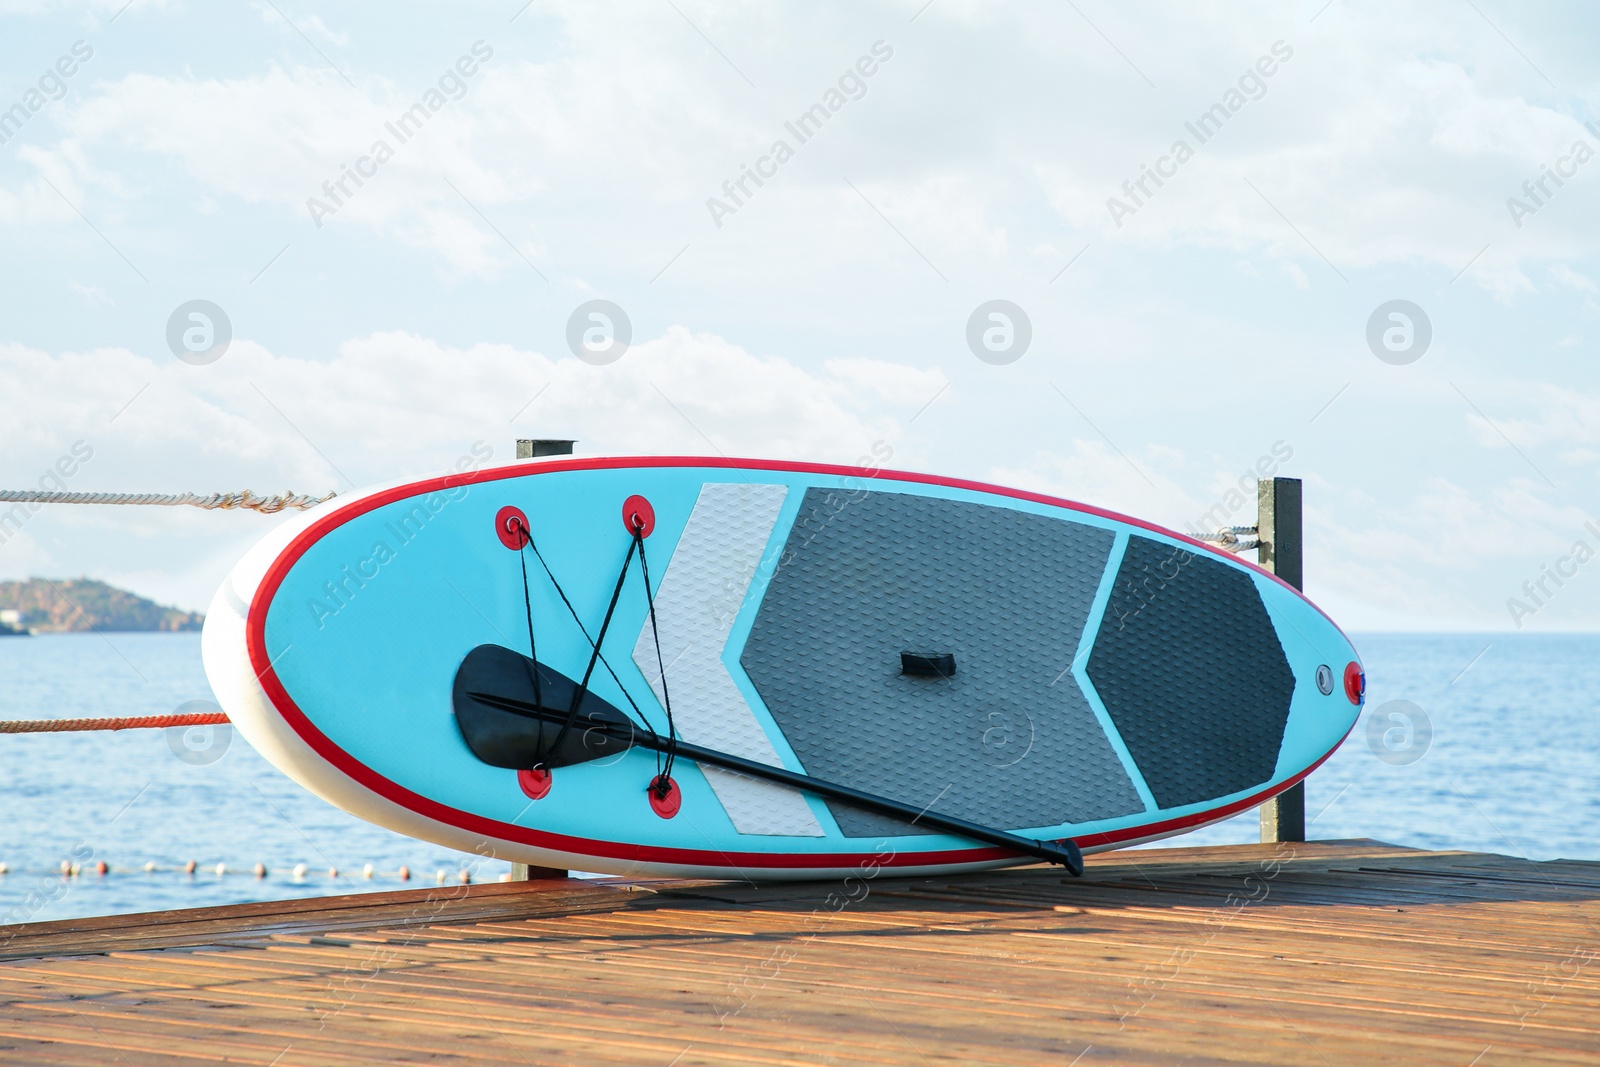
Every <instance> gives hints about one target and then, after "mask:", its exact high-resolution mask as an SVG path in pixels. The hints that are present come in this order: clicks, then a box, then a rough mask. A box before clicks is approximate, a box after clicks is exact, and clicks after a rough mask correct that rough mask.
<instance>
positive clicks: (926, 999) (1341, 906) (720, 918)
mask: <svg viewBox="0 0 1600 1067" xmlns="http://www.w3.org/2000/svg"><path fill="white" fill-rule="evenodd" d="M1284 849H1292V854H1289V853H1286V852H1284V851H1280V850H1284ZM1264 864H1272V865H1273V866H1272V867H1271V868H1270V873H1268V871H1269V868H1268V867H1265V866H1264ZM1089 868H1090V869H1089V871H1088V872H1087V876H1086V877H1085V878H1084V879H1083V880H1081V881H1077V880H1072V879H1069V878H1065V877H1064V876H1062V875H1061V874H1060V873H1059V871H1055V870H1053V869H1051V868H1044V867H1029V868H1020V869H1015V870H1011V871H1006V872H999V873H995V874H988V875H977V876H960V877H946V878H912V879H890V878H888V877H884V878H882V879H879V880H875V881H873V882H871V883H868V884H867V887H866V891H865V896H864V897H863V898H862V899H859V900H843V899H842V898H841V897H840V896H839V893H840V891H841V888H842V887H841V885H840V884H838V883H834V884H822V883H813V884H794V885H781V886H735V885H716V884H708V883H684V882H663V881H652V882H649V883H639V884H638V885H629V884H624V883H620V882H615V881H612V882H607V883H603V884H593V883H589V884H584V885H581V886H579V887H577V888H576V890H572V889H563V890H562V891H559V892H548V891H541V890H540V889H538V888H534V889H532V890H531V893H530V888H529V885H528V884H527V883H524V884H523V885H520V886H502V885H492V886H481V887H470V890H469V891H467V892H452V894H451V897H450V899H448V900H446V901H445V902H444V906H442V907H438V908H435V907H433V903H435V902H437V900H438V897H437V895H436V896H435V897H434V898H433V900H432V901H430V900H429V894H430V893H435V894H436V890H433V889H431V888H429V889H423V890H411V891H405V892H403V893H400V894H382V895H381V898H384V899H377V900H374V898H373V897H353V898H334V899H331V900H322V901H293V902H286V903H278V904H271V905H247V906H243V907H241V908H234V909H228V908H223V909H196V910H194V911H190V912H176V913H158V914H156V915H152V916H124V917H117V918H113V919H105V920H94V921H87V922H84V923H82V924H76V925H75V924H66V925H62V924H35V927H34V928H31V929H30V928H21V929H19V930H14V931H7V933H13V934H15V935H16V936H14V937H13V938H12V939H11V940H10V941H9V942H8V943H7V945H6V951H7V953H8V954H9V955H13V956H16V955H17V954H18V952H20V951H22V950H27V949H32V950H34V954H33V955H32V956H31V957H25V958H14V959H12V960H11V961H10V962H0V1059H15V1060H17V1061H19V1062H41V1063H55V1062H60V1063H71V1064H78V1063H90V1062H106V1061H108V1060H115V1059H117V1057H118V1056H119V1055H120V1056H121V1057H122V1058H123V1059H126V1060H127V1061H128V1062H129V1063H136V1064H142V1063H144V1062H147V1061H148V1062H152V1063H153V1062H196V1063H204V1062H220V1061H221V1060H222V1059H223V1058H224V1057H228V1058H231V1059H232V1060H233V1061H235V1062H257V1063H271V1062H272V1058H271V1056H269V1055H268V1053H269V1052H271V1053H272V1054H273V1055H278V1054H280V1053H281V1054H282V1060H281V1062H280V1064H279V1067H291V1065H292V1064H294V1063H297V1062H307V1063H356V1062H374V1061H380V1060H381V1061H385V1062H424V1061H426V1062H441V1061H443V1062H451V1061H455V1060H459V1061H461V1062H466V1061H467V1060H470V1061H471V1062H474V1063H478V1062H488V1063H535V1062H536V1063H552V1064H566V1063H572V1064H592V1063H626V1064H649V1065H652V1067H661V1065H662V1064H666V1063H669V1062H674V1059H675V1058H676V1063H677V1064H678V1065H679V1067H687V1065H689V1064H694V1063H705V1064H774V1065H780V1064H781V1065H787V1064H802V1063H804V1064H809V1063H815V1062H818V1061H819V1060H826V1061H828V1062H836V1063H848V1064H862V1065H864V1067H866V1065H881V1064H891V1063H919V1064H920V1063H924V1062H926V1063H941V1062H945V1063H951V1062H955V1063H981V1064H1002V1063H1032V1062H1040V1063H1054V1064H1063V1063H1070V1062H1071V1061H1072V1060H1073V1058H1074V1057H1076V1056H1078V1055H1079V1054H1080V1053H1083V1052H1084V1050H1085V1048H1088V1047H1090V1046H1092V1053H1093V1054H1092V1055H1085V1057H1084V1061H1083V1062H1084V1063H1086V1064H1087V1063H1090V1062H1093V1060H1094V1059H1097V1058H1099V1057H1101V1056H1113V1055H1114V1056H1115V1058H1116V1059H1117V1060H1118V1062H1127V1063H1146V1062H1149V1063H1155V1062H1171V1061H1172V1060H1174V1059H1179V1058H1188V1059H1190V1060H1192V1061H1194V1062H1209V1063H1233V1064H1252V1065H1254V1064H1263V1065H1265V1064H1281V1063H1317V1064H1323V1063H1329V1062H1333V1063H1341V1062H1375V1061H1383V1060H1388V1061H1400V1060H1404V1061H1407V1062H1416V1063H1438V1064H1441V1065H1449V1067H1463V1065H1465V1064H1468V1063H1471V1062H1473V1061H1474V1059H1475V1058H1476V1059H1478V1062H1479V1063H1480V1064H1481V1065H1482V1067H1491V1065H1492V1064H1495V1063H1499V1062H1508V1063H1509V1062H1516V1063H1561V1064H1580V1063H1593V1062H1595V1061H1596V1060H1597V1059H1600V1038H1597V1036H1596V1026H1595V1023H1594V1022H1593V1020H1594V1019H1595V1018H1596V1017H1600V906H1597V900H1600V864H1583V863H1574V862H1571V861H1561V862H1559V863H1553V864H1548V865H1544V864H1538V865H1530V864H1528V863H1527V862H1526V861H1521V860H1515V859H1511V858H1507V857H1493V856H1483V855H1475V854H1467V853H1457V852H1421V851H1415V850H1406V849H1399V848H1395V847H1393V846H1386V845H1382V844H1381V843H1377V842H1364V841H1357V842H1339V843H1331V844H1322V843H1313V844H1299V843H1297V844H1295V845H1293V846H1287V845H1278V846H1273V845H1265V846H1255V845H1252V846H1226V847H1219V848H1205V849H1192V850H1185V849H1162V850H1140V851H1138V852H1125V853H1120V854H1107V855H1102V856H1094V857H1090V860H1089ZM1263 886H1265V891H1264V892H1263V891H1262V889H1261V887H1263ZM448 888H449V889H451V890H453V891H454V890H458V889H459V887H448ZM830 894H831V895H832V896H831V897H830ZM1253 894H1254V895H1258V896H1259V899H1248V898H1249V897H1250V896H1252V895H1253ZM1241 901H1242V903H1241ZM419 902H422V903H423V904H424V905H425V906H424V907H422V908H419V907H418V904H419ZM364 905H371V906H370V907H367V906H364ZM78 926H81V928H77V927H78ZM40 927H44V928H43V929H40ZM175 946H182V947H175ZM1591 950H1592V951H1591ZM51 953H55V954H51ZM84 953H97V954H84ZM286 1048H287V1049H288V1051H287V1052H284V1051H283V1050H284V1049H286ZM1485 1049H1488V1050H1489V1051H1487V1052H1485ZM165 1050H173V1051H172V1055H171V1056H170V1057H168V1058H166V1059H163V1058H162V1056H163V1052H164V1051H165Z"/></svg>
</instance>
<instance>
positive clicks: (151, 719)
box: [0, 711, 228, 734]
mask: <svg viewBox="0 0 1600 1067" xmlns="http://www.w3.org/2000/svg"><path fill="white" fill-rule="evenodd" d="M227 721H228V717H227V716H226V715H224V714H223V713H222V712H220V711H202V712H196V713H194V714H192V715H135V716H132V717H124V718H110V719H108V718H99V719H0V734H48V733H59V732H61V731H66V730H159V729H161V728H162V727H166V726H221V725H223V724H224V723H226V722H227Z"/></svg>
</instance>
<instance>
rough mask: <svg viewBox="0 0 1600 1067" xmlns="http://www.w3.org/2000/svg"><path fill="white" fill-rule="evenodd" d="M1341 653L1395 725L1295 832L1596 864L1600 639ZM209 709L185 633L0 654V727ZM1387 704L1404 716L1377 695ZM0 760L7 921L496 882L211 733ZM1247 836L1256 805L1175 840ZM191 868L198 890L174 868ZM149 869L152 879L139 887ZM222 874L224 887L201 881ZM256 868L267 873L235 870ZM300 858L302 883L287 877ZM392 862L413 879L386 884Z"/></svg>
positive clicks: (1374, 737) (1344, 762) (40, 750)
mask: <svg viewBox="0 0 1600 1067" xmlns="http://www.w3.org/2000/svg"><path fill="white" fill-rule="evenodd" d="M1356 644H1357V646H1358V647H1359V648H1360V649H1361V651H1362V655H1363V659H1364V660H1365V662H1366V664H1367V667H1368V670H1369V674H1370V684H1369V711H1368V713H1367V716H1368V717H1369V718H1370V717H1371V716H1373V715H1375V714H1377V713H1380V712H1388V713H1389V716H1390V717H1388V718H1385V719H1384V720H1383V721H1382V722H1381V723H1380V724H1379V727H1380V728H1379V729H1378V730H1377V731H1376V732H1373V733H1371V735H1370V738H1369V730H1368V724H1367V719H1366V718H1364V719H1363V721H1362V723H1361V724H1359V725H1358V726H1357V727H1356V730H1355V732H1354V733H1353V734H1352V735H1351V737H1350V739H1349V740H1348V741H1347V742H1346V743H1345V745H1344V747H1343V748H1342V749H1340V751H1339V752H1338V753H1336V754H1335V755H1334V757H1333V758H1332V759H1331V760H1329V761H1328V763H1327V764H1326V765H1324V766H1323V768H1322V769H1321V770H1319V771H1318V772H1317V773H1316V774H1315V775H1314V776H1313V777H1312V779H1311V782H1310V787H1309V793H1308V798H1307V805H1306V808H1307V818H1308V819H1311V820H1314V821H1313V822H1312V825H1311V827H1310V836H1312V837H1316V838H1341V837H1372V838H1378V839H1381V840H1385V841H1392V842H1397V843H1400V844H1409V845H1417V846H1422V847H1429V848H1464V849H1474V850H1480V851H1487V852H1501V853H1507V854H1512V855H1521V856H1527V857H1530V858H1535V859H1540V858H1552V857H1558V856H1562V857H1573V858H1585V859H1600V774H1597V771H1600V721H1597V718H1600V717H1597V715H1596V704H1597V700H1600V697H1597V694H1600V635H1557V636H1530V635H1514V636H1505V635H1500V636H1494V635H1485V636H1473V635H1460V634H1452V635H1447V636H1431V635H1391V634H1369V635H1358V636H1357V638H1356ZM210 698H211V692H210V688H209V686H208V685H207V684H206V680H205V674H204V672H203V670H202V668H201V665H200V640H199V635H197V634H111V635H108V636H106V637H101V636H98V635H94V634H73V635H59V636H44V637H35V638H12V639H5V640H0V717H3V718H8V719H11V718H44V717H57V716H59V717H71V716H79V715H110V714H119V715H148V714H161V713H166V712H170V711H173V710H175V709H177V708H178V707H179V705H181V704H183V703H185V702H186V701H190V700H208V699H210ZM1400 700H1404V701H1410V702H1411V706H1410V707H1406V706H1403V705H1393V704H1390V703H1389V702H1391V701H1400ZM1397 708H1398V709H1400V710H1402V711H1404V713H1405V716H1406V717H1408V718H1409V720H1410V723H1409V727H1408V723H1407V721H1406V718H1403V717H1400V716H1399V715H1395V714H1394V713H1395V712H1396V710H1397ZM1416 709H1420V713H1421V714H1420V715H1419V714H1418V711H1417V710H1416ZM1422 716H1425V717H1426V719H1427V723H1428V727H1427V728H1423V727H1422ZM1430 731H1431V736H1428V735H1429V733H1430ZM185 740H187V742H188V744H184V743H182V742H183V741H185ZM174 741H176V742H178V743H176V744H174V743H173V742H174ZM208 744H209V747H208ZM0 768H3V769H0V782H3V783H4V787H3V796H4V800H3V803H4V813H3V814H4V818H3V820H0V862H4V863H6V864H7V865H8V867H9V868H10V873H8V874H6V875H4V876H0V923H3V922H24V921H30V920H43V919H55V918H65V917H69V916H77V915H98V914H109V913H114V912H123V911H145V910H152V909H159V908H172V907H191V906H199V905H204V904H223V903H235V902H239V901H247V900H263V899H273V898H281V897H294V896H310V895H322V894H327V893H331V892H360V891H365V890H385V889H397V888H401V887H402V886H403V885H406V884H409V885H418V884H426V883H427V882H431V881H432V880H433V879H434V878H435V877H436V873H435V872H437V871H439V870H441V869H442V870H446V871H448V872H449V873H450V876H451V877H454V876H455V874H456V872H458V871H460V870H461V869H462V868H463V867H466V866H471V867H472V869H473V871H474V877H475V878H476V879H477V880H480V881H481V880H485V879H494V878H497V877H498V876H499V875H500V874H501V873H503V872H504V871H505V870H506V869H507V867H506V865H505V864H503V863H492V862H486V861H481V860H479V859H478V858H477V857H475V856H470V855H464V854H462V853H457V852H452V851H450V850H448V849H441V848H438V847H436V846H434V845H429V844H426V843H423V842H420V841H413V840H411V839H409V838H404V837H399V836H397V835H395V834H392V833H389V832H388V831H386V830H381V829H379V828H377V827H375V826H370V825H368V824H366V823H364V822H361V821H360V820H358V819H356V818H354V817H352V816H349V815H346V814H345V813H343V812H342V811H339V810H338V809H336V808H333V807H331V806H329V805H328V804H325V803H324V802H322V801H321V800H318V799H317V798H316V797H314V796H312V795H311V794H310V793H307V792H306V791H305V790H304V789H302V788H301V787H300V786H298V785H296V784H294V783H293V782H291V781H289V780H288V779H287V778H285V777H283V776H282V775H281V774H279V773H278V772H277V771H276V770H274V769H273V768H272V767H271V766H270V765H268V764H267V763H266V761H264V760H263V759H261V757H259V756H257V755H256V753H255V752H254V751H252V750H251V748H250V747H249V745H248V744H246V743H245V742H244V741H243V740H242V739H241V738H239V737H237V736H233V737H232V739H231V741H229V739H228V738H227V735H226V734H225V733H221V732H218V733H213V735H212V736H211V737H210V739H209V742H208V740H207V738H206V737H205V736H204V735H203V734H190V735H188V737H187V738H186V739H185V738H184V737H183V736H181V735H180V736H178V737H177V738H169V736H168V733H167V732H165V731H154V730H139V731H131V732H124V733H118V734H98V733H96V734H41V735H11V736H0ZM1257 835H1258V830H1257V820H1256V814H1255V813H1254V812H1249V813H1247V814H1245V815H1243V816H1241V817H1239V818H1236V819H1233V820H1230V821H1229V822H1226V823H1222V824H1219V825H1217V826H1213V827H1208V828H1206V829H1204V830H1200V831H1197V832H1196V833H1193V834H1190V835H1188V836H1187V837H1183V838H1179V839H1176V841H1175V842H1174V843H1194V844H1217V843H1226V842H1236V841H1253V840H1255V839H1256V838H1257ZM63 860H66V861H68V862H78V863H79V864H80V865H81V866H82V867H83V868H84V869H85V870H86V871H88V870H91V869H92V867H93V865H94V863H95V862H96V861H98V860H104V861H105V862H106V863H108V864H110V865H111V868H112V871H111V874H110V875H108V876H107V877H104V878H100V877H96V876H94V875H93V874H92V873H90V874H87V875H86V876H79V877H77V878H71V879H63V878H62V877H61V876H60V875H59V874H58V873H54V872H56V871H57V870H58V868H59V867H60V864H61V863H62V861H63ZM189 860H194V861H196V862H197V864H198V866H199V870H198V871H197V873H196V874H194V875H193V876H190V875H186V874H184V873H182V872H181V870H177V869H176V868H181V867H182V866H183V865H184V864H185V863H187V862H188V861H189ZM146 863H155V864H156V865H157V866H158V868H162V869H160V870H157V871H155V872H152V873H146V872H145V871H144V870H143V869H142V868H143V867H144V865H145V864H146ZM219 863H221V864H223V865H225V867H226V868H227V870H228V873H224V874H222V875H220V876H219V875H217V874H216V873H215V868H216V865H217V864H219ZM256 863H263V864H265V865H266V866H267V868H268V869H269V872H270V873H269V875H268V876H267V878H266V879H264V880H258V879H257V878H255V877H254V876H253V875H252V874H251V873H250V869H251V868H252V867H253V866H254V865H255V864H256ZM301 863H304V864H306V865H307V867H308V868H309V873H308V874H307V875H306V876H305V877H304V878H303V879H300V880H296V879H295V877H294V876H293V873H292V869H293V868H294V867H295V865H296V864H301ZM369 863H370V864H372V865H373V867H374V868H375V872H376V873H375V876H374V877H373V878H372V879H370V880H369V879H366V878H363V877H362V868H363V866H364V865H366V864H369ZM401 865H406V866H408V867H410V868H411V870H412V872H413V880H412V881H411V882H410V883H401V882H400V881H399V880H398V879H397V877H396V875H395V872H396V871H397V870H398V869H399V868H400V866H401ZM329 868H337V869H338V871H339V873H338V875H337V876H336V877H335V876H330V875H329V874H328V870H329ZM419 879H420V881H419Z"/></svg>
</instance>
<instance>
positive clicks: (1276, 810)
mask: <svg viewBox="0 0 1600 1067" xmlns="http://www.w3.org/2000/svg"><path fill="white" fill-rule="evenodd" d="M1256 510H1257V517H1256V538H1257V540H1258V541H1259V542H1260V544H1259V545H1258V546H1257V552H1258V555H1257V556H1256V559H1257V561H1258V562H1259V563H1260V564H1261V566H1262V567H1264V568H1266V569H1267V570H1269V571H1271V572H1272V573H1273V574H1275V575H1277V576H1278V577H1279V578H1282V579H1283V580H1284V581H1285V582H1287V583H1288V584H1290V585H1292V586H1294V587H1295V588H1296V589H1299V590H1300V591H1302V592H1304V591H1305V571H1304V568H1303V565H1302V564H1303V554H1302V548H1303V546H1304V542H1303V540H1302V538H1301V522H1300V518H1301V512H1300V479H1299V478H1261V479H1258V480H1257V481H1256ZM1305 839H1306V784H1305V782H1303V781H1302V782H1296V783H1295V784H1294V785H1292V786H1290V787H1289V788H1288V789H1285V790H1284V791H1283V792H1281V793H1279V794H1278V795H1277V796H1275V797H1273V798H1272V799H1271V800H1269V801H1267V802H1266V803H1265V804H1263V805H1261V840H1262V841H1263V842H1268V843H1271V842H1277V841H1304V840H1305Z"/></svg>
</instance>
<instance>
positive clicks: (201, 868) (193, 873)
mask: <svg viewBox="0 0 1600 1067" xmlns="http://www.w3.org/2000/svg"><path fill="white" fill-rule="evenodd" d="M278 873H279V874H280V875H287V877H288V879H289V880H290V881H292V882H303V881H306V880H307V879H310V878H322V877H326V878H328V879H330V880H338V879H340V878H346V879H350V878H357V877H359V878H360V879H361V880H362V881H374V880H380V879H381V880H384V881H388V880H390V879H393V880H395V881H400V882H409V881H411V878H412V871H411V868H410V867H408V866H404V865H402V866H401V867H400V868H399V870H394V871H380V870H378V869H377V868H376V867H375V866H373V865H372V864H370V863H368V864H365V865H364V866H362V867H361V868H360V869H359V870H351V871H341V870H340V869H339V868H338V867H327V868H321V867H312V866H311V865H309V864H305V863H297V864H295V865H294V866H293V867H291V868H288V869H287V870H283V871H280V872H278ZM114 874H121V875H129V874H181V875H185V876H187V877H189V878H191V879H193V878H198V877H202V876H207V875H209V876H212V877H214V878H224V877H241V876H247V877H251V878H255V879H258V880H259V879H266V878H269V877H271V876H272V875H273V874H274V872H273V870H272V869H271V868H269V867H268V866H267V865H266V864H264V863H257V864H255V865H253V866H250V867H232V866H229V865H228V864H226V863H215V864H206V863H200V862H198V861H196V860H190V861H189V862H187V863H184V864H180V865H177V866H162V865H160V864H158V863H156V862H154V861H151V862H149V863H146V864H144V865H142V866H138V867H120V866H115V865H113V864H109V863H107V862H106V861H105V860H98V861H96V862H94V863H73V862H71V861H70V860H62V861H61V865H60V866H59V867H38V868H28V867H13V866H11V865H10V864H8V863H0V877H4V876H7V875H16V876H19V877H20V876H23V875H43V876H46V877H49V876H51V875H59V876H60V877H62V878H82V877H87V876H89V875H94V876H96V877H99V878H105V877H108V876H110V875H114ZM433 877H434V881H435V882H436V883H438V884H439V885H444V884H445V883H447V882H458V883H460V884H462V885H470V884H471V883H472V881H473V875H472V871H471V870H470V869H468V868H466V867H462V868H460V869H459V870H455V871H452V870H449V869H447V868H444V867H440V868H439V869H437V870H436V871H434V876H433ZM499 880H500V881H502V882H509V881H511V875H510V874H509V873H507V874H502V875H501V876H500V878H499Z"/></svg>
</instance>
